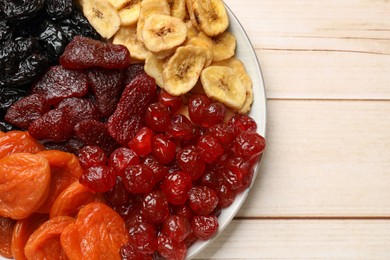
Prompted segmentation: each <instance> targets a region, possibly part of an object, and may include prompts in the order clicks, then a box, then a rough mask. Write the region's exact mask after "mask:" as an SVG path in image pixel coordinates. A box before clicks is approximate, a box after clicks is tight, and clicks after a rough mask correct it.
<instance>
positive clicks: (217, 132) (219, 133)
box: [206, 123, 235, 148]
mask: <svg viewBox="0 0 390 260" xmlns="http://www.w3.org/2000/svg"><path fill="white" fill-rule="evenodd" d="M206 132H207V133H208V134H210V135H212V136H214V137H215V138H217V139H218V141H219V142H220V143H221V144H222V146H223V147H225V148H227V147H229V146H231V145H232V143H233V141H234V139H235V135H234V131H233V128H231V127H229V126H227V125H225V124H222V123H221V124H216V125H213V126H211V127H210V128H208V129H207V131H206Z"/></svg>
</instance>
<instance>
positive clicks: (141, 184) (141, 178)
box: [123, 164, 155, 193]
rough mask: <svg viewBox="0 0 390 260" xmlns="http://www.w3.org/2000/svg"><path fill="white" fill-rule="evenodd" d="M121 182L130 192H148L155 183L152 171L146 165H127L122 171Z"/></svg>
mask: <svg viewBox="0 0 390 260" xmlns="http://www.w3.org/2000/svg"><path fill="white" fill-rule="evenodd" d="M123 175H124V176H123V177H124V179H123V183H124V184H125V187H126V189H127V190H128V191H129V192H131V193H146V192H150V191H151V190H152V189H153V187H154V184H155V180H154V178H153V171H152V170H151V169H150V168H149V167H148V166H146V165H142V164H141V165H134V166H129V167H127V168H126V169H125V170H124V172H123Z"/></svg>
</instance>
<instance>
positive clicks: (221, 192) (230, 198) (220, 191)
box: [215, 183, 237, 208]
mask: <svg viewBox="0 0 390 260" xmlns="http://www.w3.org/2000/svg"><path fill="white" fill-rule="evenodd" d="M215 192H216V193H217V196H218V206H219V207H221V208H227V207H229V206H230V205H231V204H232V203H233V202H234V199H235V198H236V194H237V192H236V191H235V190H232V189H230V188H228V187H227V186H226V185H225V184H223V183H221V184H220V185H218V186H217V188H216V190H215Z"/></svg>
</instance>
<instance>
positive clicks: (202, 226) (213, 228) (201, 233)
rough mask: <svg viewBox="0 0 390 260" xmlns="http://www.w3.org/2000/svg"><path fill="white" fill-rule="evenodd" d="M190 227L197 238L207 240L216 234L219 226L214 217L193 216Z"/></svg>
mask: <svg viewBox="0 0 390 260" xmlns="http://www.w3.org/2000/svg"><path fill="white" fill-rule="evenodd" d="M191 227H192V231H193V232H194V234H195V236H196V237H197V238H199V239H202V240H207V239H209V238H211V237H212V236H213V235H214V234H215V233H217V231H218V227H219V224H218V219H217V217H216V216H213V215H211V216H195V217H194V218H193V219H192V223H191Z"/></svg>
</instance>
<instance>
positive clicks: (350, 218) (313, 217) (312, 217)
mask: <svg viewBox="0 0 390 260" xmlns="http://www.w3.org/2000/svg"><path fill="white" fill-rule="evenodd" d="M234 220H364V221H366V220H390V216H361V217H359V216H318V217H316V216H310V217H306V216H259V217H253V216H251V217H235V218H234Z"/></svg>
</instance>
